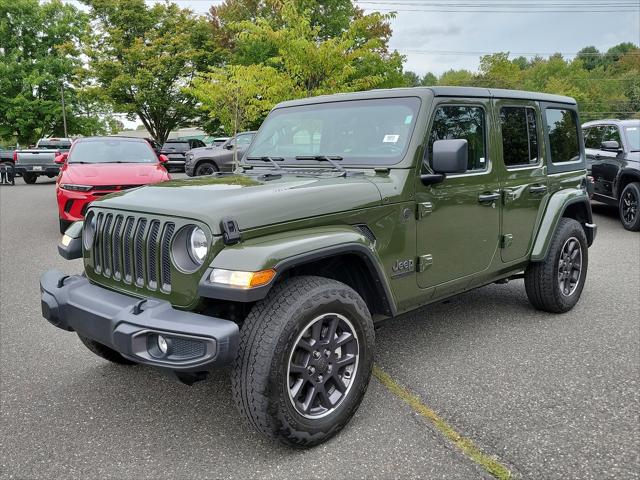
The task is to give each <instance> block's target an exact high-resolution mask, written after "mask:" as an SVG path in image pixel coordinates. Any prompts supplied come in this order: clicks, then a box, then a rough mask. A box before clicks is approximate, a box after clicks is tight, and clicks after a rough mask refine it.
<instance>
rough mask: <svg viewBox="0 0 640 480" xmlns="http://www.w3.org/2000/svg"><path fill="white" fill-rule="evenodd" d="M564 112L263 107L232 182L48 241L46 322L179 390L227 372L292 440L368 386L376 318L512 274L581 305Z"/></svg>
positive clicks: (584, 228) (464, 95)
mask: <svg viewBox="0 0 640 480" xmlns="http://www.w3.org/2000/svg"><path fill="white" fill-rule="evenodd" d="M579 125H580V121H579V119H578V111H577V107H576V103H575V101H574V100H573V99H571V98H567V97H560V96H554V95H545V94H537V93H529V92H518V91H507V90H493V89H492V90H487V89H479V88H449V87H437V88H412V89H393V90H379V91H369V92H362V93H350V94H343V95H332V96H325V97H317V98H309V99H304V100H294V101H288V102H284V103H282V104H280V105H278V106H276V107H275V108H274V109H273V111H272V112H271V113H270V114H269V116H268V118H267V119H266V120H265V122H264V124H263V125H262V127H261V128H260V130H259V132H258V133H257V134H256V136H255V138H254V140H253V142H252V144H251V146H250V147H249V148H248V150H247V151H246V153H245V155H244V158H243V159H242V162H241V163H240V165H239V167H238V170H237V172H236V173H234V174H216V175H211V176H208V177H199V178H195V179H188V180H178V181H171V182H167V183H161V184H157V185H152V186H147V187H143V188H139V189H135V190H129V191H127V192H122V193H116V194H113V195H110V196H108V197H105V198H104V199H103V200H100V201H98V202H95V203H93V204H92V206H91V208H90V209H89V211H88V213H87V215H86V218H85V220H84V225H83V224H81V223H76V224H73V225H72V226H71V227H70V228H69V230H68V231H67V232H66V234H65V235H64V236H63V238H62V242H61V244H60V245H59V251H60V253H61V254H62V255H63V256H64V257H65V258H69V259H72V258H82V259H83V262H84V274H82V275H73V276H69V275H65V274H63V273H62V272H59V271H56V270H51V271H48V272H46V273H45V274H44V275H43V276H42V278H41V281H40V288H41V292H42V312H43V315H44V317H45V318H46V319H47V320H48V321H49V322H51V323H52V324H53V325H55V326H57V327H59V328H62V329H64V330H68V331H75V332H76V333H77V334H78V336H79V337H80V340H81V341H82V342H83V343H84V344H85V345H86V346H87V348H88V349H89V350H91V351H92V352H93V353H95V354H96V355H98V356H100V357H103V358H105V359H107V360H109V361H111V362H115V363H120V364H131V363H141V364H145V365H152V366H155V367H160V368H162V369H165V370H167V371H169V372H172V373H173V374H175V376H176V377H177V378H178V379H179V380H181V381H183V382H185V383H188V384H191V383H193V382H195V381H197V380H200V379H203V378H205V377H206V375H207V373H208V372H210V371H212V370H213V369H215V368H217V367H221V366H224V365H232V389H233V395H234V397H235V401H236V403H237V405H238V407H239V410H240V412H241V413H242V415H243V416H244V417H246V418H247V419H248V420H249V422H250V423H251V424H252V425H253V426H254V427H255V428H256V429H257V430H259V431H260V432H262V433H263V434H266V435H267V436H269V437H271V438H274V439H278V440H280V441H282V442H284V443H286V444H289V445H294V446H312V445H316V444H318V443H320V442H323V441H325V440H327V439H328V438H330V437H331V436H333V435H335V434H336V433H337V432H338V431H339V430H340V429H341V428H342V427H343V426H344V425H345V424H346V423H347V422H348V421H349V419H350V418H351V416H352V415H353V414H354V412H355V411H356V409H357V408H358V405H359V404H360V402H361V400H362V397H363V395H364V393H365V390H366V388H367V384H368V382H369V377H370V375H371V370H372V365H373V357H374V328H375V325H376V323H377V322H380V321H382V320H387V319H390V318H392V317H396V316H398V315H400V314H402V313H404V312H408V311H411V310H414V309H416V308H419V307H421V306H423V305H427V304H429V303H433V302H438V301H441V300H442V299H444V298H447V297H450V296H452V295H455V294H458V293H460V292H465V291H468V290H470V289H473V288H477V287H481V286H483V285H487V284H490V283H495V282H497V283H505V282H507V281H508V280H510V279H516V278H524V285H525V288H526V292H527V295H528V297H529V300H530V301H531V303H532V304H533V306H534V307H535V308H537V309H540V310H543V311H546V312H553V313H562V312H566V311H568V310H570V309H571V308H572V307H573V306H574V305H575V304H576V302H577V301H578V299H579V298H580V294H581V292H582V289H583V287H584V282H585V278H586V274H587V259H588V247H589V246H590V245H591V244H592V242H593V240H594V237H595V235H596V226H595V225H594V224H593V222H592V216H591V208H590V204H589V198H588V195H587V192H586V187H587V186H586V173H585V154H584V147H583V141H582V137H581V135H582V134H581V130H580V128H579Z"/></svg>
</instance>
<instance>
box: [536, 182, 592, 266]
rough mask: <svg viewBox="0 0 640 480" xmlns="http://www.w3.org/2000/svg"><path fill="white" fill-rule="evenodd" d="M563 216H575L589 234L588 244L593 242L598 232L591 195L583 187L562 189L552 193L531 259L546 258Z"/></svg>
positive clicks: (587, 234) (586, 233)
mask: <svg viewBox="0 0 640 480" xmlns="http://www.w3.org/2000/svg"><path fill="white" fill-rule="evenodd" d="M561 218H573V219H574V220H576V221H578V222H579V223H580V224H581V225H582V228H583V229H584V232H585V235H586V236H587V243H588V245H589V246H591V245H592V244H593V241H594V240H595V234H596V232H595V225H594V224H593V215H592V212H591V203H590V202H589V197H588V196H587V194H586V192H585V191H584V190H582V189H577V188H576V189H565V190H561V191H560V192H556V193H555V194H554V195H552V196H551V198H550V200H549V203H548V204H547V208H546V211H545V213H544V216H543V219H542V222H541V224H540V228H539V230H538V234H537V236H536V240H535V242H534V245H533V249H532V252H531V261H533V262H539V261H542V260H544V259H545V258H546V256H547V253H548V252H549V246H550V244H551V238H552V237H553V234H554V233H555V231H556V229H557V228H558V223H559V222H560V219H561Z"/></svg>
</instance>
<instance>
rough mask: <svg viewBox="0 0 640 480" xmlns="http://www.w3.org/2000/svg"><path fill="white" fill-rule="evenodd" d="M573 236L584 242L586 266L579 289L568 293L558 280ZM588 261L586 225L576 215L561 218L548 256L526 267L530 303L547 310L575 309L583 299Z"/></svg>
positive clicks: (526, 282)
mask: <svg viewBox="0 0 640 480" xmlns="http://www.w3.org/2000/svg"><path fill="white" fill-rule="evenodd" d="M572 237H573V238H575V239H576V240H578V242H579V244H580V248H581V255H582V262H581V263H582V265H581V272H580V277H579V280H578V282H577V285H576V287H575V290H574V291H573V292H572V293H571V294H570V295H564V294H563V293H562V292H561V290H560V286H559V283H558V266H559V262H560V256H561V254H562V249H563V246H564V245H565V242H567V240H569V239H570V238H572ZM588 260H589V254H588V246H587V236H586V235H585V233H584V230H583V228H582V225H580V223H578V222H577V221H576V220H574V219H572V218H561V219H560V222H559V223H558V227H557V228H556V231H555V233H554V235H553V239H552V240H551V245H550V246H549V252H548V253H547V257H546V258H545V259H544V260H543V261H541V262H531V263H530V264H529V266H528V267H527V269H526V270H525V273H524V285H525V289H526V291H527V297H528V298H529V302H531V304H532V305H533V306H534V307H535V308H537V309H538V310H543V311H545V312H551V313H564V312H568V311H569V310H571V309H572V308H573V307H574V306H575V304H576V303H578V300H580V295H581V294H582V289H583V288H584V283H585V279H586V277H587V270H588V268H587V267H588V263H589V262H588Z"/></svg>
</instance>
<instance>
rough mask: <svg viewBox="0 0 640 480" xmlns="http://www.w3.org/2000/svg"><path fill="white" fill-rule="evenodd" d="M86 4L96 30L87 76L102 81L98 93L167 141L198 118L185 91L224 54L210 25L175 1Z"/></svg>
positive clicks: (94, 0) (119, 0)
mask: <svg viewBox="0 0 640 480" xmlns="http://www.w3.org/2000/svg"><path fill="white" fill-rule="evenodd" d="M85 3H86V4H87V5H89V6H90V7H91V11H90V15H91V19H92V27H93V28H92V30H93V35H92V38H91V44H90V47H89V48H88V49H87V50H86V53H87V54H88V56H89V70H88V71H87V72H86V75H87V76H88V77H92V78H95V80H96V86H95V87H94V93H95V94H96V95H97V96H99V97H101V98H103V99H104V100H106V101H108V102H110V103H111V104H112V105H113V108H114V110H115V111H117V112H122V113H125V114H127V115H129V116H130V117H132V118H133V117H135V116H136V115H137V116H138V117H139V118H140V120H141V121H142V123H143V124H144V126H145V127H146V129H147V130H148V131H149V133H151V135H152V136H153V137H154V138H155V139H156V140H157V141H158V142H160V143H162V142H164V141H165V140H166V138H167V137H168V136H169V132H170V131H171V130H173V129H175V128H178V127H181V126H185V125H188V124H189V123H190V122H191V121H192V120H193V118H194V117H195V116H196V114H197V112H196V108H195V101H194V99H193V97H191V96H190V95H188V94H186V93H185V92H184V89H185V87H188V86H189V85H191V82H192V80H193V78H194V77H195V75H196V72H197V71H198V70H206V68H207V66H208V65H209V64H212V63H215V62H216V60H217V58H218V56H219V54H218V52H217V49H216V47H215V46H214V45H213V43H212V37H211V35H210V30H209V25H208V23H207V21H206V20H205V19H204V18H203V17H200V16H196V15H194V14H193V13H192V12H191V11H190V10H186V9H181V8H179V7H178V6H177V5H175V4H171V3H166V4H154V5H147V4H146V3H145V2H144V0H86V1H85Z"/></svg>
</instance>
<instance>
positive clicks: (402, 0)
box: [69, 0, 640, 75]
mask: <svg viewBox="0 0 640 480" xmlns="http://www.w3.org/2000/svg"><path fill="white" fill-rule="evenodd" d="M69 1H70V2H71V3H74V4H76V5H78V4H77V2H76V1H75V0H69ZM146 1H147V3H152V2H154V1H156V0H146ZM172 1H173V2H175V3H178V4H179V5H180V6H182V7H185V8H190V9H192V10H193V11H194V12H198V13H203V14H204V13H206V12H207V11H208V10H209V8H210V7H211V5H214V4H220V3H222V1H221V0H172ZM358 5H359V6H360V7H361V8H364V9H365V12H367V13H369V12H371V11H373V10H380V11H382V12H384V13H387V12H388V11H389V10H396V11H397V14H396V18H394V19H393V20H392V21H391V26H392V29H393V36H392V37H391V40H390V47H391V49H396V50H398V51H399V52H400V53H401V54H403V55H405V56H406V62H405V70H412V71H414V72H416V73H418V74H420V75H423V74H425V73H427V72H432V73H435V74H436V75H441V74H442V73H444V72H445V71H447V70H450V69H461V68H465V69H468V70H471V71H472V72H475V71H476V70H477V69H478V64H479V58H480V56H481V55H482V54H484V53H493V52H506V51H508V52H511V58H514V57H517V56H520V54H525V55H524V56H527V57H532V56H534V55H535V54H540V55H541V56H549V55H550V54H553V53H555V52H560V53H563V54H565V57H569V58H571V57H572V55H569V54H575V53H576V52H578V51H579V50H580V49H582V48H583V47H586V46H590V45H593V46H595V47H596V48H598V49H599V50H600V51H606V50H607V49H608V48H610V47H612V46H613V45H617V44H619V43H621V42H634V43H636V44H640V8H639V7H640V0H360V1H358ZM429 10H430V11H429ZM434 10H439V11H434ZM445 10H446V11H445ZM470 10H476V12H474V13H469V11H470ZM487 10H490V11H487ZM514 10H515V12H514ZM540 10H545V11H544V12H541V11H540ZM550 10H553V11H554V12H553V13H551V12H549V11H550ZM505 11H506V12H507V13H505Z"/></svg>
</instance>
